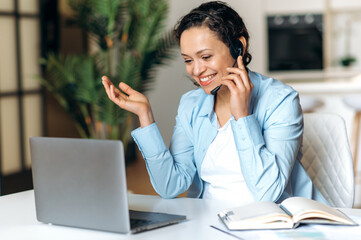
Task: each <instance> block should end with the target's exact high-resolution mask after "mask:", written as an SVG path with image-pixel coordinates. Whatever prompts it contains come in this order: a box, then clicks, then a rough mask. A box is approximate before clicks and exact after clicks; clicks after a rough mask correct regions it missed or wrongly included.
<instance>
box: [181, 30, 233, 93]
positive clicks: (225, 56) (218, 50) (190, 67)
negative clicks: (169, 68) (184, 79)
mask: <svg viewBox="0 0 361 240" xmlns="http://www.w3.org/2000/svg"><path fill="white" fill-rule="evenodd" d="M180 48H181V54H182V57H183V58H184V62H185V64H186V70H187V73H188V74H189V75H190V76H191V77H192V78H193V79H194V80H195V81H196V82H197V83H199V85H200V86H201V87H202V88H203V90H204V91H205V93H207V94H211V93H210V92H211V91H212V90H213V89H214V88H215V87H217V86H218V85H220V84H221V79H222V77H223V76H226V75H227V74H228V72H227V71H226V68H227V67H231V66H232V65H233V63H234V61H235V60H234V59H233V58H232V56H231V54H230V51H229V48H228V46H227V45H226V44H224V43H223V42H222V41H221V40H220V39H219V38H218V37H217V36H216V34H215V33H214V32H212V31H211V30H210V29H209V28H208V27H205V26H202V27H192V28H189V29H187V30H185V31H184V32H183V33H182V35H181V37H180Z"/></svg>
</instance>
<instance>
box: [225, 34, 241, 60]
mask: <svg viewBox="0 0 361 240" xmlns="http://www.w3.org/2000/svg"><path fill="white" fill-rule="evenodd" d="M243 49H244V47H243V44H242V42H241V41H240V40H239V39H236V40H233V41H231V46H230V47H229V50H230V52H231V55H232V57H233V58H234V59H235V60H237V58H238V56H242V55H243Z"/></svg>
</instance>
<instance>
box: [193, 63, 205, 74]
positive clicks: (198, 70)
mask: <svg viewBox="0 0 361 240" xmlns="http://www.w3.org/2000/svg"><path fill="white" fill-rule="evenodd" d="M205 70H206V66H205V65H204V64H203V63H202V62H200V61H194V67H193V75H194V76H200V75H201V74H202V73H203V72H204V71H205Z"/></svg>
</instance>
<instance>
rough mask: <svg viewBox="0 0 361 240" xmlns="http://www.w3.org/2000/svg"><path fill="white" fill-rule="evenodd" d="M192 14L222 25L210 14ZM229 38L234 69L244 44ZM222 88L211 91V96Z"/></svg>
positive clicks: (197, 12) (199, 12)
mask: <svg viewBox="0 0 361 240" xmlns="http://www.w3.org/2000/svg"><path fill="white" fill-rule="evenodd" d="M192 13H196V14H199V15H203V16H206V17H209V18H210V19H212V20H213V21H215V22H218V23H220V21H218V20H217V19H216V18H215V17H214V16H212V15H210V14H208V13H205V12H201V11H193V12H192ZM227 38H228V42H229V44H230V46H229V51H230V53H231V56H232V57H233V58H234V59H235V62H234V63H233V66H232V67H234V66H235V65H236V63H237V58H238V57H239V56H242V54H243V51H244V47H243V44H242V42H241V41H240V40H239V39H230V38H229V36H228V35H227ZM221 87H222V84H221V85H219V86H217V87H216V88H215V89H213V90H212V91H211V94H212V95H216V94H217V92H218V90H219V89H220V88H221Z"/></svg>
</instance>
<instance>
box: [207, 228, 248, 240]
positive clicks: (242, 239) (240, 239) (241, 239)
mask: <svg viewBox="0 0 361 240" xmlns="http://www.w3.org/2000/svg"><path fill="white" fill-rule="evenodd" d="M209 226H210V227H211V228H214V229H216V230H218V231H220V232H222V233H225V234H228V235H230V236H232V237H235V238H237V239H239V240H244V238H241V237H238V236H236V235H234V234H232V233H230V232H227V231H224V230H222V229H220V228H217V227H216V226H213V225H209Z"/></svg>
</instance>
